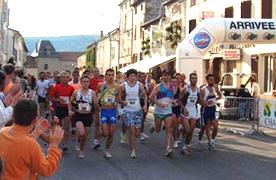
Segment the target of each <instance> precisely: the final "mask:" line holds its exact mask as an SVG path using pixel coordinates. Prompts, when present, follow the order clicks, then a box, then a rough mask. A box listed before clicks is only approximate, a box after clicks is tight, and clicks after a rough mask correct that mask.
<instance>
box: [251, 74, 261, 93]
mask: <svg viewBox="0 0 276 180" xmlns="http://www.w3.org/2000/svg"><path fill="white" fill-rule="evenodd" d="M250 88H251V89H250V94H251V96H252V97H254V98H259V97H260V95H261V93H260V85H259V84H258V83H257V77H256V75H255V74H252V76H251V78H250Z"/></svg>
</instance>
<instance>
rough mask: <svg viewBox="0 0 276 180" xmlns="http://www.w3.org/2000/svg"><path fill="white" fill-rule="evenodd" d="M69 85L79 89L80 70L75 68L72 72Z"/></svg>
mask: <svg viewBox="0 0 276 180" xmlns="http://www.w3.org/2000/svg"><path fill="white" fill-rule="evenodd" d="M69 85H70V86H72V87H73V88H74V89H75V90H78V89H80V87H81V82H80V72H79V71H78V70H76V69H75V70H74V72H73V73H72V81H70V82H69Z"/></svg>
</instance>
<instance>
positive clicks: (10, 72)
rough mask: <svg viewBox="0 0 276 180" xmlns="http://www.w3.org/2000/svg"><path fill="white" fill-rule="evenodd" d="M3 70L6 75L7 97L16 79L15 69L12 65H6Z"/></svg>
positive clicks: (5, 90)
mask: <svg viewBox="0 0 276 180" xmlns="http://www.w3.org/2000/svg"><path fill="white" fill-rule="evenodd" d="M3 70H4V72H5V73H6V82H5V84H6V85H5V89H4V91H3V93H4V94H5V95H6V94H7V93H8V92H9V91H10V90H11V89H12V87H13V80H14V78H15V67H14V65H12V64H6V65H5V66H4V67H3Z"/></svg>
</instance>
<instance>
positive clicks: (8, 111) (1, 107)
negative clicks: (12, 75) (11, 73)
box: [0, 71, 22, 129]
mask: <svg viewBox="0 0 276 180" xmlns="http://www.w3.org/2000/svg"><path fill="white" fill-rule="evenodd" d="M4 88H5V73H4V72H3V71H0V91H1V93H2V91H3V90H4ZM20 98H22V93H17V95H15V96H12V95H8V96H7V97H5V98H3V99H5V100H3V99H0V129H1V128H3V127H4V126H5V125H6V124H7V123H8V122H9V121H11V119H12V113H13V108H12V107H13V106H14V105H15V103H16V102H17V101H18V100H19V99H20Z"/></svg>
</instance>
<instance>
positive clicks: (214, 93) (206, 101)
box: [200, 74, 221, 150]
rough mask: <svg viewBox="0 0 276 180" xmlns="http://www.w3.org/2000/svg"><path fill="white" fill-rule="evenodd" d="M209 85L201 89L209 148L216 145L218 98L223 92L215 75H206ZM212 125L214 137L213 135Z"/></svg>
mask: <svg viewBox="0 0 276 180" xmlns="http://www.w3.org/2000/svg"><path fill="white" fill-rule="evenodd" d="M206 80H207V83H208V85H207V86H205V87H204V88H202V89H201V90H200V100H201V105H202V107H203V108H202V117H203V120H204V123H205V125H206V135H207V138H208V147H209V150H212V149H213V148H214V147H215V138H216V136H217V133H218V120H217V119H216V100H217V99H220V98H221V92H220V91H219V89H218V87H217V85H215V83H214V81H215V79H214V75H213V74H208V75H207V76H206ZM211 127H212V137H211V133H210V131H211Z"/></svg>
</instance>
